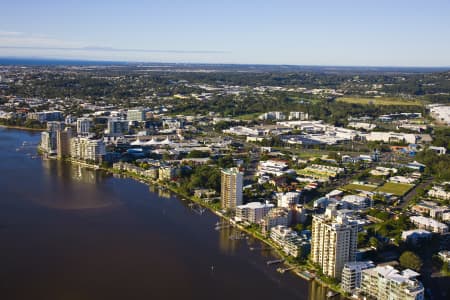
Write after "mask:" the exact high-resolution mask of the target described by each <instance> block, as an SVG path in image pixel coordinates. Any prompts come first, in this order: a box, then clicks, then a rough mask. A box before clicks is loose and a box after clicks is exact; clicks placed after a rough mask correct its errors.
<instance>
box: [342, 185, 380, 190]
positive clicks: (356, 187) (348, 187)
mask: <svg viewBox="0 0 450 300" xmlns="http://www.w3.org/2000/svg"><path fill="white" fill-rule="evenodd" d="M376 188H377V187H376V186H375V185H370V184H356V183H350V184H347V185H344V186H343V187H341V190H344V191H348V192H353V191H365V192H372V191H374V190H375V189H376Z"/></svg>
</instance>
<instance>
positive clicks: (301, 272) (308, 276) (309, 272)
mask: <svg viewBox="0 0 450 300" xmlns="http://www.w3.org/2000/svg"><path fill="white" fill-rule="evenodd" d="M64 161H66V162H68V163H71V164H76V165H80V166H82V167H84V168H89V169H93V170H101V171H104V172H106V173H109V174H113V175H114V174H116V175H120V176H123V177H124V178H130V179H133V180H136V181H139V182H141V183H144V184H147V185H154V186H156V187H159V188H163V189H167V190H168V191H170V192H171V193H173V194H174V195H175V196H176V197H177V198H179V200H182V199H183V200H184V199H186V200H189V201H191V202H194V203H196V204H198V205H200V206H202V207H204V208H207V209H208V210H209V211H210V212H211V213H213V214H215V215H216V216H218V217H219V218H222V219H224V220H225V221H226V222H229V223H230V224H232V226H233V227H235V228H237V229H239V230H240V231H242V232H245V233H246V234H248V235H250V236H252V237H253V238H255V239H257V240H258V241H260V242H262V243H264V244H265V245H267V246H269V247H270V248H271V249H272V250H273V251H275V252H276V254H277V256H279V257H280V258H281V259H283V263H284V264H285V267H286V268H293V269H292V270H291V271H292V273H294V274H295V275H296V276H298V277H300V278H301V279H302V280H305V281H307V282H310V281H315V282H316V283H318V284H319V285H320V286H322V287H325V288H328V289H329V290H330V291H333V292H335V293H338V294H339V295H341V296H342V297H345V296H344V294H343V292H342V290H340V289H339V288H338V287H336V286H335V285H331V284H329V283H326V282H324V281H323V280H322V279H320V278H319V277H317V276H316V275H315V272H316V270H314V269H312V268H307V267H306V266H301V265H298V264H293V263H290V262H288V257H289V256H287V255H286V254H284V253H283V252H282V251H281V250H280V249H279V248H278V247H277V246H276V245H275V244H273V243H272V242H271V241H270V240H268V239H267V238H264V237H261V236H260V235H259V234H257V233H255V232H253V231H251V230H249V229H247V228H245V227H244V226H242V225H240V224H236V223H235V222H234V221H233V220H232V219H231V218H230V217H228V216H226V215H224V214H222V213H221V212H220V211H217V210H216V209H214V208H213V207H212V206H211V205H209V204H208V203H207V202H205V201H203V200H201V199H198V198H196V197H193V196H190V195H185V194H184V193H182V192H180V191H179V190H177V189H176V188H175V187H173V186H170V185H168V184H167V183H165V182H161V181H158V180H152V179H150V178H148V177H144V176H140V175H137V174H134V173H131V172H127V171H121V170H116V169H113V168H105V167H102V166H99V165H96V164H88V163H86V162H82V161H77V160H73V159H66V160H64Z"/></svg>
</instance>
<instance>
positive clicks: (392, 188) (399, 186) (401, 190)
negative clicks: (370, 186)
mask: <svg viewBox="0 0 450 300" xmlns="http://www.w3.org/2000/svg"><path fill="white" fill-rule="evenodd" d="M413 187H414V184H406V183H394V182H386V183H385V184H384V185H383V186H381V187H379V188H378V189H377V192H382V193H389V194H393V195H395V196H404V195H405V194H406V193H407V192H408V191H409V190H410V189H412V188H413Z"/></svg>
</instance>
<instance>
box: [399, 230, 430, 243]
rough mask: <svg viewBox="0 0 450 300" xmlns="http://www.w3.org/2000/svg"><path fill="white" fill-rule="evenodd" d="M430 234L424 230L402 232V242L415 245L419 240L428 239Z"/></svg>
mask: <svg viewBox="0 0 450 300" xmlns="http://www.w3.org/2000/svg"><path fill="white" fill-rule="evenodd" d="M431 236H432V233H431V232H429V231H427V230H425V229H412V230H406V231H403V232H402V240H403V241H406V242H410V243H413V244H416V243H417V242H418V241H419V240H422V239H430V238H431Z"/></svg>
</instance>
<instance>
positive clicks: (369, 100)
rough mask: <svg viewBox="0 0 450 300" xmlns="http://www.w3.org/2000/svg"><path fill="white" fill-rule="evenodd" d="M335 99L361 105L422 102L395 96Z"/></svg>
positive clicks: (413, 103)
mask: <svg viewBox="0 0 450 300" xmlns="http://www.w3.org/2000/svg"><path fill="white" fill-rule="evenodd" d="M336 101H338V102H345V103H350V104H363V105H364V104H365V105H368V104H374V105H423V104H422V102H421V101H420V100H417V99H402V98H396V97H341V98H337V99H336Z"/></svg>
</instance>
